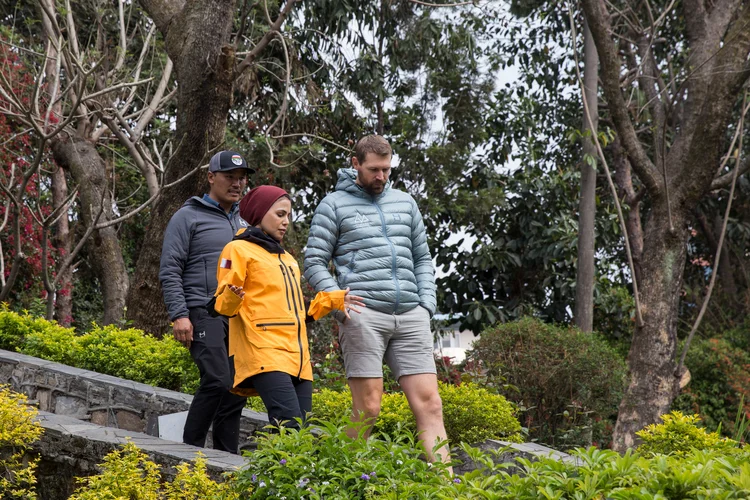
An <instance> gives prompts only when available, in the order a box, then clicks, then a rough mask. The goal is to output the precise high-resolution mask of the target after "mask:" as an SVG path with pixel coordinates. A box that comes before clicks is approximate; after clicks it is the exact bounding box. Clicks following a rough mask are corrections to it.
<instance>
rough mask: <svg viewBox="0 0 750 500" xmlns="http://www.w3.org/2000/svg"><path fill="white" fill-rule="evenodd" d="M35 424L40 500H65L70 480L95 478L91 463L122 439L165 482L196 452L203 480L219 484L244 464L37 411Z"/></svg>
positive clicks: (210, 452)
mask: <svg viewBox="0 0 750 500" xmlns="http://www.w3.org/2000/svg"><path fill="white" fill-rule="evenodd" d="M39 422H40V423H41V424H42V426H43V427H44V434H42V437H41V439H40V440H39V441H37V442H36V443H34V444H33V451H34V452H35V453H37V454H39V456H40V457H41V461H40V464H39V468H38V470H37V494H38V496H39V498H42V499H45V500H63V499H66V498H68V497H69V496H70V495H71V494H72V493H73V491H74V490H75V488H76V487H77V482H76V480H75V478H76V477H84V476H89V475H92V474H96V473H98V468H97V464H99V463H101V462H102V459H103V458H104V457H105V456H106V455H107V454H108V453H110V452H111V451H113V450H115V449H117V448H118V447H119V446H120V445H122V444H124V443H125V442H127V441H128V440H130V441H132V442H133V443H135V445H136V446H138V448H140V449H141V450H142V451H143V452H145V453H146V454H147V455H148V456H149V458H150V459H151V460H152V461H153V462H155V463H157V464H159V465H160V466H161V477H162V480H166V481H172V479H174V475H175V474H176V469H175V466H176V465H178V464H179V463H181V462H184V461H191V460H194V459H195V457H196V454H197V453H198V452H200V453H202V454H203V456H204V458H205V460H206V471H207V473H208V475H209V476H210V477H211V478H212V479H214V480H218V481H221V480H222V479H223V477H222V474H224V473H226V472H230V471H233V470H236V469H237V468H239V467H241V466H242V465H243V463H244V461H245V459H244V458H243V457H240V456H238V455H231V454H229V453H226V452H223V451H217V450H212V449H201V448H196V447H195V446H188V445H185V444H182V443H175V442H173V441H166V440H164V439H159V438H156V437H153V436H149V435H148V434H143V433H140V432H133V431H128V430H124V429H115V428H111V427H102V426H100V425H96V424H91V423H87V422H82V421H81V420H78V419H77V418H74V417H68V416H62V415H54V414H52V413H47V412H40V413H39Z"/></svg>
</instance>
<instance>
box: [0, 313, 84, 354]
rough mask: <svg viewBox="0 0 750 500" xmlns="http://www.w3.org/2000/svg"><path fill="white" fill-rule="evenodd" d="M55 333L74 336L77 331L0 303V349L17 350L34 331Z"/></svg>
mask: <svg viewBox="0 0 750 500" xmlns="http://www.w3.org/2000/svg"><path fill="white" fill-rule="evenodd" d="M45 332H49V333H55V334H58V335H60V336H63V335H67V336H69V337H72V336H73V335H75V331H74V330H73V329H72V328H65V327H62V326H60V325H58V324H57V323H55V322H53V321H47V320H46V319H44V318H38V317H34V316H31V315H30V314H29V313H21V314H19V313H17V312H13V311H11V310H10V309H8V305H7V304H0V349H5V350H6V351H15V350H17V349H18V348H19V347H20V346H21V345H23V343H24V340H25V339H26V337H27V336H28V335H30V334H32V333H45Z"/></svg>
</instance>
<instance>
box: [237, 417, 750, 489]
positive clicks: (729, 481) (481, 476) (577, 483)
mask: <svg viewBox="0 0 750 500" xmlns="http://www.w3.org/2000/svg"><path fill="white" fill-rule="evenodd" d="M314 423H315V424H316V425H317V426H318V427H319V428H321V429H322V433H321V434H320V435H319V436H317V437H316V435H315V434H313V432H312V431H311V429H310V428H307V427H306V428H303V429H301V430H299V431H297V430H289V429H282V430H281V432H280V434H278V435H266V436H263V437H261V438H260V439H259V442H258V450H257V451H256V452H254V453H253V454H252V457H249V460H248V462H247V464H246V465H245V466H244V467H243V468H242V469H241V470H240V471H239V472H237V473H236V474H235V475H234V477H233V478H232V480H231V484H232V485H233V488H234V491H235V492H237V493H238V494H239V495H240V498H243V499H252V500H260V499H281V498H286V499H287V500H293V499H302V498H304V499H310V500H317V499H327V500H343V499H352V500H357V499H372V498H378V499H386V500H410V499H414V500H416V499H433V498H434V499H443V500H445V499H462V500H467V499H488V500H489V499H492V500H542V499H582V500H583V499H592V500H594V499H595V500H601V499H605V498H607V499H613V500H614V499H619V500H626V499H628V500H630V499H636V500H654V499H656V500H667V499H688V498H694V499H707V498H725V499H730V498H748V495H750V453H748V451H747V450H736V451H735V452H733V453H731V454H725V453H723V452H722V451H721V450H717V449H713V450H707V451H692V452H689V453H687V454H685V455H670V456H664V455H657V456H654V457H645V456H642V455H641V454H639V453H638V452H634V451H629V452H627V453H626V454H625V455H624V456H621V455H619V454H618V453H615V452H613V451H610V450H598V449H596V448H589V449H576V450H574V451H573V452H572V454H573V456H574V457H575V458H576V459H577V463H574V462H560V461H558V460H556V459H554V458H548V457H541V458H540V459H539V460H537V461H534V462H530V461H529V460H526V459H517V461H516V462H515V464H514V465H515V466H516V467H519V468H520V469H521V470H522V473H521V474H509V473H508V472H507V465H505V464H499V463H498V464H496V463H495V462H494V460H493V458H494V457H493V455H494V454H492V453H483V452H482V451H480V450H478V449H474V448H470V447H469V446H467V445H463V446H462V448H464V450H465V451H466V452H467V454H468V455H469V456H470V457H471V459H472V460H473V461H474V462H475V463H476V464H478V465H479V468H478V469H477V470H475V471H472V472H469V473H467V474H465V475H463V476H460V477H455V478H451V477H447V475H446V474H445V470H444V466H443V465H442V464H433V465H430V464H428V463H425V462H424V461H422V460H420V459H419V455H420V454H419V449H418V448H417V447H416V443H415V436H414V435H413V434H411V433H409V432H408V431H402V432H399V433H398V434H397V435H395V436H393V438H392V439H391V440H373V439H370V440H362V439H357V440H351V439H349V438H348V437H346V435H345V433H344V427H345V425H344V424H343V423H342V425H341V426H338V427H337V426H335V425H332V424H329V423H326V422H314Z"/></svg>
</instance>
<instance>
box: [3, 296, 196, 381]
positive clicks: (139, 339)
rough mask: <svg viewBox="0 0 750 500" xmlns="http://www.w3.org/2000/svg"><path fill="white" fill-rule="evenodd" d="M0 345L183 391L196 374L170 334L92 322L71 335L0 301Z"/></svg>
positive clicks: (65, 330)
mask: <svg viewBox="0 0 750 500" xmlns="http://www.w3.org/2000/svg"><path fill="white" fill-rule="evenodd" d="M0 349H7V350H14V351H19V352H22V353H23V354H28V355H29V356H35V357H37V358H42V359H47V360H49V361H55V362H57V363H62V364H65V365H68V366H75V367H76V368H82V369H85V370H92V371H95V372H98V373H106V374H107V375H114V376H115V377H122V378H125V379H128V380H133V381H135V382H143V383H145V384H150V385H155V386H158V387H163V388H165V389H172V390H178V391H183V392H187V393H192V392H194V391H195V388H196V387H197V384H198V379H199V375H198V369H197V367H196V366H195V363H193V360H192V359H191V358H190V353H189V352H188V351H187V349H185V348H184V347H183V346H182V345H181V344H180V343H179V342H177V341H176V340H174V339H173V338H172V337H164V338H162V339H157V338H155V337H153V336H151V335H149V334H147V333H144V332H143V331H141V330H137V329H135V328H128V329H125V330H121V329H119V328H117V327H116V326H113V325H109V326H98V325H94V327H93V328H92V329H91V331H89V332H87V333H85V334H83V335H77V334H76V332H75V330H74V329H72V328H64V327H62V326H60V325H58V324H57V323H55V322H52V321H47V320H45V319H41V318H35V317H33V316H30V315H28V314H18V313H16V312H13V311H10V310H8V308H7V306H0Z"/></svg>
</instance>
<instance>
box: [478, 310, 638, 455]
mask: <svg viewBox="0 0 750 500" xmlns="http://www.w3.org/2000/svg"><path fill="white" fill-rule="evenodd" d="M468 357H469V360H470V361H471V362H475V363H479V364H481V367H482V369H483V371H484V374H485V376H486V377H487V379H488V381H489V383H490V385H491V386H492V387H494V388H496V390H498V392H500V393H501V394H503V395H505V397H507V398H508V399H509V400H511V401H513V402H515V403H517V404H518V405H519V407H521V409H522V410H523V409H525V413H524V415H523V418H522V422H523V423H524V424H525V425H526V426H527V427H528V429H529V434H530V436H531V437H532V438H534V439H536V440H539V441H541V442H545V443H549V444H551V445H552V446H553V447H556V448H569V447H572V446H574V445H578V444H588V443H592V442H593V443H596V444H598V445H599V446H607V445H608V443H609V437H608V432H607V425H608V423H609V419H611V418H612V417H613V416H614V415H615V414H616V412H617V407H618V404H619V402H620V399H621V398H622V392H623V389H624V386H625V373H626V370H625V362H624V360H623V359H622V358H621V357H620V356H619V355H618V354H617V353H616V352H615V351H614V350H613V349H612V348H611V347H610V346H609V345H608V344H607V342H606V341H604V340H603V339H601V338H600V337H599V336H598V335H596V334H590V333H583V332H581V331H579V330H577V329H575V328H572V327H563V326H555V325H550V324H546V323H543V322H541V321H539V320H536V319H533V318H524V319H521V320H519V321H515V322H512V323H505V324H500V325H497V326H495V327H492V328H489V329H488V330H485V331H484V332H482V335H481V337H480V338H479V339H477V340H476V341H475V342H474V345H473V349H472V350H471V351H470V352H469V353H468Z"/></svg>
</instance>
